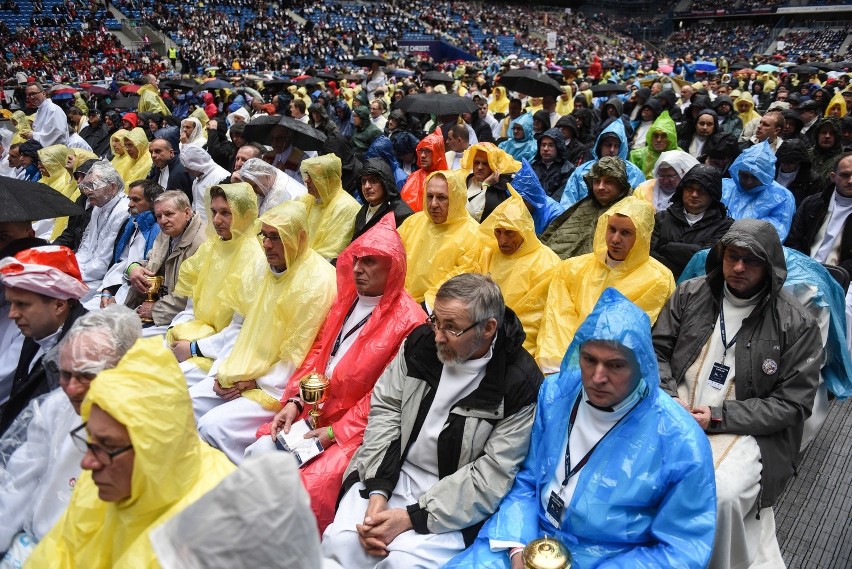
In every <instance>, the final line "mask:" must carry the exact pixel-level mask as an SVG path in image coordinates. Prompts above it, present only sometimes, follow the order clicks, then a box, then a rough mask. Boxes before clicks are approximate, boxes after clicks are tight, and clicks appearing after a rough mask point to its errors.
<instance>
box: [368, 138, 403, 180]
mask: <svg viewBox="0 0 852 569" xmlns="http://www.w3.org/2000/svg"><path fill="white" fill-rule="evenodd" d="M370 158H381V159H382V160H384V161H385V163H387V165H388V166H389V167H390V169H391V170H392V171H393V178H394V181H395V182H396V189H397V190H400V191H401V190H402V187H403V186H404V185H405V181H406V180H407V179H408V174H406V173H405V170H403V169H402V168H401V167H400V166H399V160H397V159H396V154H395V153H394V151H393V142H391V140H390V138H388V137H387V136H385V135H382V136H377V137H376V139H375V140H374V141H373V144H371V145H370V148H368V149H367V152H365V153H364V163H365V164H366V163H367V160H369V159H370Z"/></svg>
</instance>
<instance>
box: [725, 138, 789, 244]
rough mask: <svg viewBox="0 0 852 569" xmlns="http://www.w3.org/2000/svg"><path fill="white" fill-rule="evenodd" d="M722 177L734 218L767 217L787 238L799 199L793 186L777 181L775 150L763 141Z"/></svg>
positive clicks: (781, 234)
mask: <svg viewBox="0 0 852 569" xmlns="http://www.w3.org/2000/svg"><path fill="white" fill-rule="evenodd" d="M730 172H731V177H730V178H725V179H724V180H722V203H724V204H725V205H726V206H727V207H728V215H730V216H731V217H732V218H734V219H763V220H766V221H768V222H770V223H771V224H772V226H773V227H775V230H776V231H778V236H779V237H780V238H781V240H782V241H783V240H784V239H786V237H787V233H789V232H790V224H791V222H792V221H793V214H794V213H796V200H795V198H793V194H791V193H790V190H788V189H787V188H785V187H784V186H782V185H781V184H779V183H778V182H776V181H775V154H773V153H772V150H771V149H770V148H769V144H768V143H766V142H765V141H764V142H761V143H760V144H758V145H755V146H752V147H751V148H747V149H746V150H744V151H743V153H742V154H740V155H739V156H738V157H737V159H736V160H734V163H733V164H731V168H730Z"/></svg>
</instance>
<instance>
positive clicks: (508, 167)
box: [461, 142, 521, 174]
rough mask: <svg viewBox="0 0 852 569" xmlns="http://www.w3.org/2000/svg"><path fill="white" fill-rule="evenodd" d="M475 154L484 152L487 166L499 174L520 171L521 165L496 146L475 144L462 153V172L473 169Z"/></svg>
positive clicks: (482, 143)
mask: <svg viewBox="0 0 852 569" xmlns="http://www.w3.org/2000/svg"><path fill="white" fill-rule="evenodd" d="M477 152H485V154H486V155H488V166H489V167H490V168H491V169H492V170H495V171H497V172H500V173H501V174H514V173H515V172H517V171H518V170H520V169H521V163H520V162H518V161H517V160H515V158H514V157H513V156H512V155H511V154H509V153H508V152H506V151H505V150H503V149H502V148H498V147H497V145H496V144H493V143H491V142H477V143H476V144H473V145H471V146H468V147H467V150H465V151H464V154H463V155H462V159H461V168H462V170H466V171H468V172H469V171H470V170H472V169H473V159H474V158H476V153H477Z"/></svg>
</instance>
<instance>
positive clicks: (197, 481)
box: [27, 338, 235, 569]
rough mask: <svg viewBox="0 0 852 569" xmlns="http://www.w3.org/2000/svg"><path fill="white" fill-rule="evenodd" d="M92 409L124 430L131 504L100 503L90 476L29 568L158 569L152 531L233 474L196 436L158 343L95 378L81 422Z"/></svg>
mask: <svg viewBox="0 0 852 569" xmlns="http://www.w3.org/2000/svg"><path fill="white" fill-rule="evenodd" d="M92 405H97V406H98V407H99V408H100V409H102V410H103V411H105V412H106V413H108V414H109V415H110V416H112V417H113V418H114V419H115V420H117V421H118V422H120V423H121V424H122V425H124V426H125V428H127V431H128V433H129V434H130V440H131V443H132V444H133V451H131V452H133V453H134V463H133V476H132V482H131V494H130V497H129V498H127V499H125V500H123V501H120V502H114V503H110V502H104V501H102V500H100V498H99V497H98V488H97V486H96V485H95V483H94V481H93V480H92V473H91V472H90V471H84V472H83V473H82V474H81V475H80V478H79V479H78V480H77V486H76V488H75V489H74V494H73V496H72V498H71V503H70V504H69V505H68V509H67V510H66V511H65V513H64V514H63V516H62V517H61V518H60V520H59V521H58V522H57V524H56V525H55V526H54V527H53V529H52V530H50V532H49V533H48V534H47V535H46V536H45V537H44V539H43V540H42V541H41V542H40V543H39V545H38V547H37V548H36V550H35V551H34V552H33V555H32V557H30V559H29V561H28V563H27V567H51V568H68V569H70V568H74V567H86V568H88V569H97V568H105V569H106V568H111V567H159V564H158V563H157V561H156V556H155V554H154V551H153V549H152V547H151V543H150V540H149V532H150V530H151V529H153V528H154V527H156V526H158V525H160V524H162V523H163V522H165V521H166V520H168V519H169V518H171V517H172V516H174V515H176V514H177V513H178V512H180V511H181V510H183V509H184V508H186V507H187V506H188V505H190V504H191V503H193V502H194V501H195V500H197V499H198V498H200V497H201V496H202V495H204V494H205V493H207V492H208V491H209V490H211V489H212V488H213V487H214V486H216V485H217V484H218V483H219V482H220V481H221V480H222V479H223V478H224V477H225V476H227V475H228V474H229V473H230V472H232V471H233V470H234V469H235V467H234V465H233V464H231V462H230V461H229V460H228V459H227V458H226V457H225V455H224V454H222V453H221V452H220V451H218V450H215V449H213V448H212V447H210V446H208V445H206V444H205V443H203V442H202V441H201V439H200V438H199V437H198V431H197V430H196V427H195V417H194V416H193V413H192V403H191V401H190V398H189V392H188V391H187V389H186V380H185V379H184V377H183V373H182V372H181V371H180V368H179V367H178V365H177V362H176V361H175V359H174V356H173V355H172V354H171V352H170V351H169V350H167V349H166V348H165V347H164V346H163V340H162V338H148V339H142V340H138V341H137V342H136V344H135V345H134V346H133V348H131V349H130V350H129V351H128V352H127V354H125V356H124V357H123V358H122V359H121V361H120V362H119V363H118V365H117V366H116V367H115V368H114V369H111V370H106V371H103V372H101V373H100V374H98V377H97V379H96V380H95V381H93V382H92V384H91V387H90V388H89V392H88V394H87V395H86V398H85V400H84V401H83V405H82V409H81V411H82V412H81V414H82V420H83V421H87V420H88V418H89V414H90V412H91V409H92Z"/></svg>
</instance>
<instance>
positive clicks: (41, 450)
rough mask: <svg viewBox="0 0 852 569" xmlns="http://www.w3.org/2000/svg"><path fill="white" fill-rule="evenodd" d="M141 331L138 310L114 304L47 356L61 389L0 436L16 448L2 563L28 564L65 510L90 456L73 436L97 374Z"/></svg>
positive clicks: (7, 488)
mask: <svg viewBox="0 0 852 569" xmlns="http://www.w3.org/2000/svg"><path fill="white" fill-rule="evenodd" d="M141 333H142V327H141V325H140V323H139V318H138V317H137V316H136V314H134V313H133V311H132V310H130V309H129V308H127V307H124V306H113V307H112V308H109V309H107V310H103V311H98V312H90V313H88V314H84V315H83V316H81V317H80V318H78V319H77V321H76V322H74V325H73V326H72V327H71V329H70V330H69V331H68V333H67V334H66V335H65V337H64V338H63V339H62V341H60V342H59V344H58V345H57V347H56V348H55V349H54V350H51V352H50V353H49V354H48V355H47V357H46V358H45V360H46V361H45V365H46V367H47V369H48V372H49V375H50V376H51V380H53V381H57V380H58V383H59V386H60V387H61V388H62V389H61V390H59V389H55V390H53V391H51V392H50V393H49V394H47V395H46V396H44V397H42V398H39V399H36V400H34V401H33V402H32V403H31V404H30V406H29V407H28V408H27V409H26V410H25V411H24V412H23V413H21V415H20V416H19V417H18V419H17V420H16V421H15V423H13V424H12V427H11V428H10V429H9V431H8V432H7V433H6V434H5V435H4V437H3V440H2V441H0V447H2V448H4V451H5V449H7V448H8V447H9V446H14V447H16V448H15V450H14V452H13V453H11V456H0V462H2V463H4V464H5V468H3V469H0V512H4V515H3V516H2V517H0V551H7V550H10V549H11V551H9V553H8V554H7V556H6V557H5V558H3V561H2V562H0V563H7V562H10V563H12V564H13V565H14V564H15V563H21V564H23V562H24V561H25V560H26V557H27V556H28V555H29V553H30V552H31V551H32V549H33V547H34V545H35V543H37V542H39V541H40V540H41V539H42V538H43V537H44V536H45V534H47V532H48V531H49V530H50V528H52V527H53V525H54V524H55V523H56V521H57V520H58V519H59V516H61V515H62V512H64V511H65V508H66V506H67V505H68V502H69V500H70V499H71V492H72V491H73V489H74V485H75V483H76V481H77V478H78V477H79V475H80V459H82V458H83V453H82V452H80V451H79V450H77V447H76V446H74V443H73V442H72V440H71V438H70V437H69V436H68V433H69V432H70V431H71V430H72V429H74V428H76V427H78V426H79V425H80V418H79V414H80V404H81V403H82V402H83V398H84V397H85V396H86V392H88V390H89V385H90V384H91V382H92V380H93V379H94V378H95V376H96V375H97V374H99V373H100V372H101V371H103V370H105V369H109V368H112V367H114V366H115V365H116V364H117V363H118V360H119V359H121V357H122V356H123V355H124V353H125V352H127V350H129V349H130V347H131V346H133V344H134V342H136V340H138V339H139V336H140V335H141ZM57 376H58V377H57ZM16 439H17V441H19V442H17V441H16V442H13V441H15V440H16ZM10 450H11V449H10ZM15 551H21V552H25V553H24V554H23V555H20V554H17V555H16V554H15V553H14V552H15Z"/></svg>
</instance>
